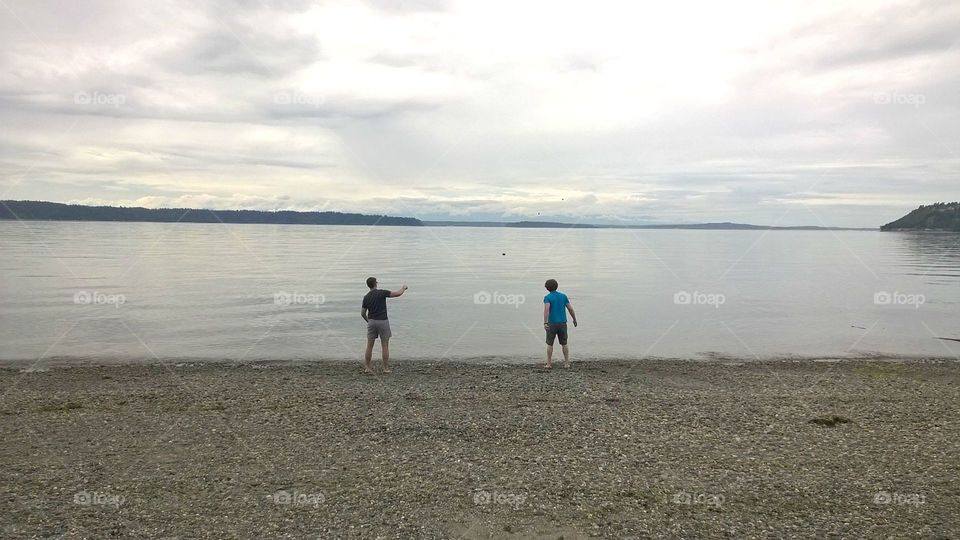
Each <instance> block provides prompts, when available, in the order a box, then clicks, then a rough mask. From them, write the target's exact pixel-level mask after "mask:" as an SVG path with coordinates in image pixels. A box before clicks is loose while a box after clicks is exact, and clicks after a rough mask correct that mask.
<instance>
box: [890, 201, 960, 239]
mask: <svg viewBox="0 0 960 540" xmlns="http://www.w3.org/2000/svg"><path fill="white" fill-rule="evenodd" d="M880 230H881V231H957V232H960V202H952V203H942V202H939V203H935V204H931V205H927V206H920V207H919V208H917V209H916V210H914V211H913V212H910V213H909V214H907V215H905V216H903V217H902V218H900V219H898V220H896V221H891V222H890V223H887V224H886V225H884V226H883V227H880Z"/></svg>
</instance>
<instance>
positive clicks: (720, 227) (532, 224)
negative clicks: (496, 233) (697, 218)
mask: <svg viewBox="0 0 960 540" xmlns="http://www.w3.org/2000/svg"><path fill="white" fill-rule="evenodd" d="M423 223H424V225H428V226H431V227H518V228H540V229H557V228H559V229H563V228H578V229H696V230H711V231H714V230H715V231H766V230H773V231H846V230H855V231H875V230H876V229H856V228H847V227H817V226H813V225H803V226H797V227H773V226H769V225H750V224H746V223H730V222H723V223H679V224H674V225H597V224H587V223H559V222H555V221H514V222H499V221H424V222H423Z"/></svg>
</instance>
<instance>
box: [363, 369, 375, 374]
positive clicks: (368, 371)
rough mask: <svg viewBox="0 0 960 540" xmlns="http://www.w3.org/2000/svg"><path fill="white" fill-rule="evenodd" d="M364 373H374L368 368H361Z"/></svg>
mask: <svg viewBox="0 0 960 540" xmlns="http://www.w3.org/2000/svg"><path fill="white" fill-rule="evenodd" d="M363 374H364V375H374V373H373V370H372V369H370V368H363Z"/></svg>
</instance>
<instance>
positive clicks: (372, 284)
mask: <svg viewBox="0 0 960 540" xmlns="http://www.w3.org/2000/svg"><path fill="white" fill-rule="evenodd" d="M376 286H377V278H375V277H372V276H371V277H368V278H367V287H370V288H371V289H372V288H374V287H376Z"/></svg>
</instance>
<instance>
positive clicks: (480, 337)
mask: <svg viewBox="0 0 960 540" xmlns="http://www.w3.org/2000/svg"><path fill="white" fill-rule="evenodd" d="M0 249H2V253H3V257H2V259H0V278H2V279H0V302H2V303H0V360H4V361H11V360H17V361H28V362H31V363H32V362H34V361H37V360H40V365H41V366H42V365H44V364H47V363H51V362H80V361H84V360H89V359H96V360H98V361H103V360H111V361H112V360H125V361H129V360H144V361H156V359H158V358H159V359H211V360H212V359H216V360H228V361H236V360H242V361H254V360H264V359H282V360H315V359H348V358H351V359H353V358H358V357H359V355H360V352H361V347H362V345H363V343H364V330H365V326H364V323H363V321H362V319H361V318H360V313H359V312H360V299H361V297H362V296H363V294H364V293H365V292H366V288H365V286H364V284H363V280H364V279H365V278H366V277H367V276H368V275H375V276H377V277H379V278H380V282H381V284H382V286H384V287H388V288H397V287H399V286H400V285H401V284H403V283H406V284H408V285H409V286H410V291H409V292H408V293H407V295H406V296H404V297H403V298H400V299H395V300H393V301H391V303H390V304H389V311H390V318H391V324H392V326H393V331H394V336H395V337H394V340H393V344H394V345H393V354H394V357H395V358H397V359H400V360H402V359H404V358H429V359H443V358H449V359H463V358H478V359H481V358H483V359H489V358H497V359H503V360H528V359H533V358H534V357H537V356H539V355H540V354H541V350H542V348H543V344H542V341H543V339H542V338H543V336H542V329H541V317H542V315H541V313H542V297H543V294H544V292H545V291H544V290H543V286H542V284H543V281H544V280H545V279H546V278H548V277H554V278H556V279H557V280H559V282H560V286H561V290H563V291H565V292H566V293H567V294H568V295H569V296H570V299H571V302H572V303H573V305H574V307H575V308H576V310H577V312H578V315H579V318H580V321H581V325H580V327H579V328H577V329H571V345H572V348H573V351H574V354H575V355H577V356H579V357H581V358H603V357H629V358H641V357H689V358H701V357H705V356H710V355H717V354H719V355H729V356H735V357H740V358H744V359H752V358H756V357H760V358H767V357H779V356H830V357H847V356H863V355H869V354H874V353H879V354H893V355H909V356H914V355H925V356H938V357H949V358H954V357H955V355H957V354H960V343H956V342H950V341H940V340H936V339H934V336H942V337H953V338H960V235H954V234H920V233H916V234H914V233H880V232H859V231H857V232H854V231H850V232H847V231H844V232H814V231H811V232H785V231H773V232H763V231H626V230H589V229H571V230H544V229H491V228H394V227H378V228H367V227H321V226H286V225H219V224H188V223H182V224H150V223H70V222H28V223H18V222H0ZM484 292H486V293H489V294H490V296H489V297H488V296H485V295H483V294H482V293H484ZM494 293H496V294H494ZM478 294H479V295H480V296H479V297H477V298H475V295H478ZM488 298H489V302H486V300H487V299H488ZM888 301H889V302H888Z"/></svg>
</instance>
